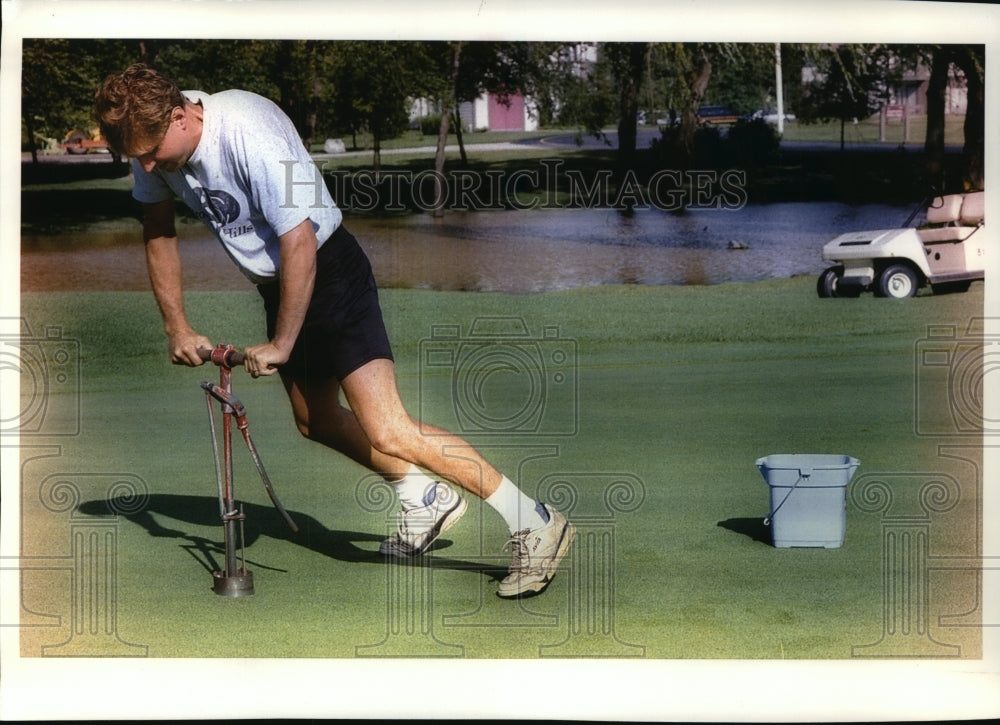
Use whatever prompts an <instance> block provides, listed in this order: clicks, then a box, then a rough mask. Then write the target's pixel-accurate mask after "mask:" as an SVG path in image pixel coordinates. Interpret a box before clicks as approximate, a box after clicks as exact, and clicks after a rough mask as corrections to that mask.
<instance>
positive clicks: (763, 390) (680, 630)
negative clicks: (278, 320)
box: [21, 277, 983, 659]
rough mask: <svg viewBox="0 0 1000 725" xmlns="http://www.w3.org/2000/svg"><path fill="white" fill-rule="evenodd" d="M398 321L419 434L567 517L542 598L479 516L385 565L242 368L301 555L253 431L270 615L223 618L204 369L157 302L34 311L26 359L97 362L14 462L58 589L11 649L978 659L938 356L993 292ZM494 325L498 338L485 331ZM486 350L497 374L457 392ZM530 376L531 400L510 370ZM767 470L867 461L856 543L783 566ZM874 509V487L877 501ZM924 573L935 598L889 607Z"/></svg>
mask: <svg viewBox="0 0 1000 725" xmlns="http://www.w3.org/2000/svg"><path fill="white" fill-rule="evenodd" d="M382 302H383V308H384V310H385V315H386V320H387V325H388V327H389V332H390V336H391V338H392V339H393V342H394V346H395V353H396V357H397V369H398V375H399V386H400V390H401V392H402V394H403V397H404V400H405V402H406V404H407V406H408V408H409V410H410V411H411V413H412V414H413V415H414V416H420V417H422V418H425V419H426V420H428V422H435V423H439V424H442V425H444V426H445V427H450V428H454V429H456V430H458V431H459V432H463V433H465V434H467V438H468V439H469V440H470V442H472V443H473V444H475V445H476V446H477V447H479V448H480V449H481V451H482V452H483V453H484V454H485V455H486V457H487V458H489V459H490V460H491V461H493V462H494V463H495V464H496V465H497V466H498V467H499V468H500V469H501V470H503V471H504V472H505V473H507V474H508V475H509V476H510V477H511V478H512V479H514V480H515V481H516V482H518V483H519V484H520V485H521V487H522V488H524V489H525V490H527V491H529V492H530V493H533V494H534V493H539V495H541V496H543V497H544V498H545V499H546V500H550V501H553V502H554V503H555V504H556V505H557V506H558V507H559V508H561V509H562V510H563V511H565V512H567V513H568V514H569V515H570V518H571V519H573V520H574V521H575V522H576V524H577V528H578V538H577V541H576V543H575V545H574V548H573V550H572V552H571V554H570V555H569V556H568V557H567V559H566V561H565V562H564V564H563V567H562V569H561V571H560V574H559V575H558V576H557V577H556V579H555V580H554V582H553V583H552V584H551V586H550V587H549V589H548V590H547V591H546V592H545V593H544V594H543V595H542V596H539V597H535V598H532V599H528V600H524V601H521V602H511V601H504V600H500V599H499V598H498V597H496V595H495V589H496V579H497V578H498V577H502V576H504V573H505V569H506V566H507V563H508V562H509V553H501V547H502V546H503V543H504V541H505V539H506V531H505V529H504V527H503V525H502V522H501V521H500V519H499V517H498V516H496V515H495V514H494V513H493V512H492V510H489V509H488V508H486V507H484V506H483V505H481V503H480V502H479V501H478V500H477V499H475V498H474V497H470V506H469V510H468V513H467V514H466V516H465V518H464V519H463V520H462V521H461V523H460V524H459V525H458V526H456V527H455V528H454V529H452V530H451V531H449V532H448V533H447V534H446V535H445V536H444V537H443V538H442V540H441V541H440V542H439V544H438V546H436V547H435V549H434V550H433V551H432V552H431V553H430V554H429V555H427V556H426V557H424V558H423V559H422V560H420V561H418V562H415V564H414V565H412V566H403V565H396V564H392V565H390V564H387V563H386V561H385V560H384V559H383V558H382V557H381V556H380V555H379V554H378V544H379V541H380V540H381V539H382V538H383V537H384V536H385V535H386V534H387V532H388V531H390V530H391V526H392V515H393V514H394V512H395V504H394V501H393V499H392V497H391V496H390V495H389V490H388V489H387V488H386V487H384V486H382V485H381V484H380V483H379V482H378V480H377V479H376V478H373V477H372V476H371V475H369V474H368V473H367V472H366V471H364V470H363V469H361V468H359V467H358V466H356V465H354V464H352V463H350V462H349V461H347V460H346V459H344V458H342V457H340V456H339V455H338V454H336V453H333V452H332V451H329V450H326V449H324V448H322V447H320V446H318V445H316V444H313V443H310V442H309V441H306V440H305V439H303V438H301V437H300V436H299V435H298V433H297V432H296V430H295V428H294V426H293V425H292V421H291V418H290V414H289V410H288V405H287V403H286V401H285V398H284V392H283V390H282V387H281V385H280V383H279V381H278V380H277V378H276V377H275V378H272V379H267V380H258V381H253V380H251V379H250V378H249V377H247V376H245V375H243V373H242V371H236V372H234V392H235V394H236V395H237V396H238V397H239V398H240V399H241V400H242V401H243V403H244V404H245V405H246V407H247V410H248V413H249V421H250V431H251V434H252V435H253V438H254V441H255V443H256V445H257V448H258V449H259V451H260V454H261V458H262V460H263V463H264V465H265V467H266V468H267V471H268V473H269V475H270V478H271V480H272V482H273V483H274V486H275V488H276V490H277V492H278V495H279V496H280V497H281V499H282V501H283V503H284V504H285V506H286V507H287V508H288V509H289V511H290V512H291V514H292V516H293V518H295V519H296V521H297V522H298V524H299V526H300V527H301V531H300V532H299V533H298V534H293V533H292V532H291V531H290V530H288V529H287V527H285V525H284V524H283V522H282V521H281V520H280V518H279V517H278V515H277V514H276V512H274V511H273V510H272V509H271V506H270V503H269V501H268V499H267V496H266V493H265V491H264V489H263V486H262V485H261V483H260V481H259V479H258V477H257V473H256V471H255V469H254V468H253V466H252V464H251V462H250V458H249V455H248V454H247V452H246V449H245V446H244V445H243V443H242V441H241V440H240V439H239V437H238V436H237V438H236V439H235V440H234V451H235V456H236V494H237V498H238V499H239V500H240V501H242V502H243V503H244V506H245V511H246V513H247V519H248V520H247V524H246V537H247V549H246V556H247V559H248V562H249V563H248V566H249V568H250V569H252V570H253V572H254V579H255V587H256V593H255V594H254V595H253V596H252V597H247V598H242V599H230V598H224V597H220V596H217V595H215V594H213V592H212V591H211V584H212V577H211V575H210V573H209V572H210V569H211V568H217V567H219V566H221V564H222V561H223V559H222V553H221V552H222V549H221V546H222V543H221V542H222V528H221V526H220V524H219V516H218V502H217V499H216V482H215V470H214V465H213V461H212V454H211V444H210V436H209V429H208V423H207V420H208V418H207V413H206V406H205V400H204V394H203V392H202V390H201V389H200V387H199V385H198V383H199V382H200V381H201V380H206V379H207V380H213V381H215V380H216V379H217V370H216V369H215V368H214V367H212V366H205V367H202V368H200V369H197V370H193V369H189V368H179V367H174V366H171V365H169V363H168V361H167V358H166V356H165V353H164V337H163V333H162V329H161V324H160V320H159V315H158V313H157V310H156V307H155V303H154V302H153V299H152V296H151V295H150V294H145V293H126V292H123V293H118V292H107V293H98V292H95V293H46V294H24V295H23V296H22V312H21V314H22V316H23V317H24V319H25V321H26V322H27V323H28V324H29V325H30V327H31V328H32V331H33V334H34V336H35V337H40V336H41V335H42V334H44V333H43V332H42V331H44V329H45V327H46V326H55V327H56V328H61V335H62V338H63V340H68V341H71V344H70V345H69V349H70V351H71V352H72V353H73V354H78V356H79V362H80V366H79V378H78V381H74V380H73V379H72V377H71V379H69V381H68V382H66V383H65V384H64V387H63V388H61V389H60V390H59V391H56V390H55V389H53V390H52V391H51V393H52V394H51V396H50V399H49V406H48V408H47V409H46V411H45V415H46V416H47V417H46V418H45V419H44V421H43V423H44V424H43V425H42V426H41V427H40V429H39V430H38V432H37V434H35V435H30V436H28V435H26V436H24V437H23V438H22V453H21V456H22V482H21V494H22V518H21V540H22V556H23V557H25V559H26V560H28V561H36V562H41V563H39V564H38V566H37V567H36V568H33V569H31V570H26V571H25V572H24V573H23V575H22V583H23V587H24V588H23V595H22V622H24V621H25V619H26V618H27V619H29V620H31V621H34V622H36V623H37V625H38V626H33V627H24V628H22V635H21V642H22V654H23V655H24V656H28V657H33V656H40V655H42V654H46V655H59V654H61V653H63V652H68V651H69V649H66V648H73V647H78V648H80V649H81V652H82V654H89V655H101V654H105V655H112V656H116V655H121V656H127V655H148V656H150V657H314V658H355V657H369V656H393V657H395V656H423V657H465V658H538V657H578V656H586V657H609V658H612V657H645V658H656V659H705V658H741V659H742V658H763V659H779V658H789V659H804V658H818V659H845V658H851V657H856V656H885V655H894V656H930V657H955V656H958V657H979V656H981V654H982V653H981V648H980V631H981V630H980V629H978V628H976V626H975V625H976V624H977V623H978V622H979V621H980V620H979V619H978V617H979V616H980V615H979V607H980V606H981V605H980V602H979V601H978V600H977V594H976V589H977V588H976V584H977V576H978V574H977V572H976V568H977V567H976V566H975V565H974V564H973V563H972V562H971V560H968V561H969V565H968V566H967V567H963V566H962V564H961V562H962V561H967V559H965V558H964V557H972V556H974V555H975V554H976V553H977V542H978V536H979V525H980V522H979V521H978V520H977V516H978V513H977V512H978V511H979V501H980V499H981V495H980V488H981V485H982V481H981V480H980V474H979V467H978V465H977V462H978V460H979V459H980V456H981V453H980V451H979V449H978V448H977V447H976V445H975V444H976V441H975V439H974V438H971V437H969V436H966V435H963V434H964V433H966V432H968V431H965V430H963V429H962V425H961V423H955V422H954V419H953V418H952V417H951V414H950V411H949V408H948V401H949V399H951V400H954V399H955V392H954V391H953V390H951V389H950V388H949V387H948V383H947V375H944V376H943V375H942V373H941V370H940V369H938V368H934V369H930V368H929V367H928V366H926V364H925V358H924V357H922V354H921V351H922V349H923V348H924V347H926V345H927V342H926V340H927V338H928V334H929V330H934V331H936V332H940V331H941V329H949V327H948V326H951V327H954V328H955V337H954V339H953V340H951V341H950V342H949V341H948V340H945V342H944V343H943V344H944V346H945V347H951V348H954V347H955V346H957V345H958V344H960V342H961V340H963V339H964V337H965V335H966V330H967V328H968V326H969V323H970V321H971V320H973V319H974V318H977V317H981V316H982V314H983V288H982V285H981V284H980V283H977V284H975V285H973V287H972V289H971V290H970V292H969V293H967V294H956V295H949V296H931V295H927V296H920V297H917V298H915V299H910V300H904V301H895V300H880V299H875V298H873V297H871V296H870V295H866V296H863V297H862V298H860V299H856V300H820V299H818V298H817V297H816V294H815V291H814V280H813V279H812V278H806V277H800V278H793V279H788V280H779V281H773V282H762V283H753V284H725V285H719V286H712V287H640V286H625V287H606V288H597V289H588V290H578V291H569V292H560V293H544V294H535V295H500V294H479V293H444V292H432V291H415V290H386V291H383V292H382ZM187 305H188V312H189V316H190V317H191V318H192V321H193V322H194V324H195V326H196V327H198V328H199V330H200V331H201V332H204V333H205V334H207V335H209V336H210V337H212V338H213V339H214V340H216V341H218V342H231V343H233V344H235V345H237V346H240V347H242V346H245V345H248V344H253V343H256V342H258V341H260V340H261V337H262V329H261V328H262V322H261V318H262V312H261V310H260V303H259V299H258V297H257V295H256V293H255V292H253V291H248V292H246V293H192V294H189V295H188V297H187ZM490 318H505V319H504V320H501V323H502V324H503V325H510V324H511V321H512V320H513V322H515V323H523V327H524V329H525V330H526V331H527V337H524V338H517V337H510V338H509V339H508V338H504V337H502V336H498V334H497V331H496V329H497V328H496V325H497V324H499V323H498V322H497V320H496V319H490ZM477 320H480V323H479V327H478V328H476V329H477V330H482V329H483V327H482V325H483V324H489V325H493V327H492V328H491V330H492V332H491V335H487V336H480V337H476V336H475V335H473V334H472V332H473V323H474V322H475V321H477ZM932 326H945V327H944V328H937V327H932ZM486 339H488V340H490V341H492V344H493V345H494V346H495V347H494V348H492V350H494V352H492V353H490V354H486V353H484V354H483V355H482V356H481V357H482V358H483V359H484V360H485V364H487V365H488V366H492V368H491V370H490V372H492V373H493V375H491V376H487V377H486V378H484V379H483V381H482V386H481V387H480V388H475V386H474V385H473V384H472V383H470V384H469V386H465V382H464V381H465V379H464V378H463V379H461V380H460V382H459V384H458V386H457V387H456V386H454V385H453V384H452V376H453V375H454V373H455V370H456V369H458V370H459V372H471V371H469V370H461V368H462V367H463V365H465V363H464V362H463V361H464V360H467V359H472V358H474V357H475V356H476V354H477V350H480V349H482V350H485V349H486V348H483V347H481V346H482V345H484V344H486V343H484V342H483V340H486ZM75 343H78V344H79V347H78V349H77V348H76V347H75ZM476 345H480V347H479V348H477V347H476ZM449 349H450V350H451V351H452V352H454V356H453V357H451V358H449V357H448V355H447V354H445V355H444V357H442V356H441V354H440V353H441V351H442V350H444V351H446V352H447V351H448V350H449ZM432 350H435V351H437V352H436V353H435V354H434V355H429V352H430V351H432ZM463 356H465V357H463ZM449 360H450V361H451V362H449ZM525 360H528V361H534V362H535V363H537V365H536V367H535V370H534V374H535V375H536V376H537V377H536V378H533V377H532V373H531V372H530V371H527V370H526V369H519V368H518V364H519V363H518V361H522V362H523V361H525ZM431 363H433V364H431ZM449 366H450V367H449ZM71 370H72V368H71ZM532 380H534V383H533V382H532ZM540 381H541V382H540ZM532 384H534V385H535V387H534V388H533V387H531V386H532ZM463 386H465V387H463ZM477 390H478V391H479V392H481V393H482V394H483V397H482V398H481V399H480V398H476V397H475V391H477ZM27 392H29V393H30V392H31V391H30V390H29V391H27ZM77 393H78V394H79V397H78V401H79V402H78V411H79V415H80V420H81V425H80V427H79V432H78V433H76V434H74V435H66V436H55V435H50V433H53V432H56V433H58V432H60V431H62V432H65V431H69V432H71V433H72V432H73V416H74V415H75V414H76V412H77V411H76V407H77V403H76V401H77V398H76V395H77ZM959 404H960V405H969V402H968V400H965V399H963V400H960V401H959ZM25 405H26V404H25V403H24V402H23V403H22V407H24V406H25ZM476 406H480V407H478V408H477V407H476ZM490 411H495V415H491V414H490ZM59 416H63V417H62V418H60V417H59ZM928 432H931V433H932V434H927V433H928ZM942 446H944V448H942ZM774 453H828V454H844V455H850V456H854V457H856V458H858V459H860V461H861V467H860V469H859V470H858V473H857V474H856V476H855V478H854V482H853V483H852V485H851V488H849V489H848V491H847V517H848V523H847V534H846V539H845V542H844V545H843V547H841V548H839V549H828V550H827V549H777V548H775V547H774V546H772V545H771V542H770V531H769V530H768V529H767V528H765V527H764V526H763V524H762V522H761V519H762V518H763V516H764V515H765V514H766V513H767V512H768V508H769V500H768V488H767V485H766V483H765V481H764V479H763V478H762V477H761V475H760V474H759V472H758V471H757V469H756V467H755V465H754V462H755V460H756V459H757V458H760V457H762V456H766V455H768V454H774ZM455 455H461V451H455ZM935 481H938V482H940V481H943V482H944V483H943V484H934V482H935ZM866 483H874V484H877V485H873V486H866V487H865V491H864V492H862V491H861V490H860V489H859V487H858V486H859V484H866ZM879 495H881V496H882V497H883V498H879ZM889 498H891V501H890V500H889ZM883 503H884V504H885V505H882V504H883ZM859 504H863V505H859ZM906 522H910V523H909V524H906ZM902 524H906V525H909V526H910V527H911V528H910V529H906V531H905V532H903V533H906V532H909V533H906V537H917V538H920V540H921V541H922V542H923V543H922V544H921V547H923V548H920V549H919V552H922V553H918V554H917V555H916V557H917V558H916V559H905V558H904V557H902V556H900V555H898V552H899V549H898V548H891V547H890V548H889V549H887V550H886V549H884V547H883V544H884V542H885V541H889V540H891V541H892V542H895V543H894V546H895V545H898V546H902V545H903V544H900V543H899V542H904V543H906V544H907V545H908V542H910V540H911V539H910V538H906V537H903V538H899V537H897V536H896V535H897V534H900V532H902V531H903V529H905V526H903V528H899V526H901V525H902ZM894 527H896V528H894ZM94 532H98V533H96V534H95V533H94ZM900 536H902V534H900ZM894 537H895V538H894ZM921 537H922V538H921ZM915 540H916V539H914V541H915ZM915 546H916V545H915ZM88 547H89V548H88ZM886 551H888V553H886ZM83 552H91V553H92V554H93V556H92V555H91V554H85V553H83ZM95 552H96V553H95ZM88 557H89V558H88ZM921 557H922V558H921ZM98 559H99V560H100V562H101V563H99V564H97V563H94V561H97V560H98ZM945 560H948V561H950V562H951V564H950V565H949V566H936V562H942V561H945ZM52 561H56V562H60V561H61V562H63V565H60V566H56V565H53V564H52ZM88 562H89V563H88ZM956 562H957V563H956ZM82 570H86V572H87V573H86V576H74V575H73V572H76V574H77V575H79V574H80V573H81V571H82ZM87 577H91V579H90V580H88V581H89V582H90V583H87V581H83V580H86V579H87ZM914 577H915V578H916V579H919V586H920V587H923V588H922V589H919V590H909V589H905V588H900V586H901V585H899V582H900V581H903V580H904V579H905V580H906V581H908V582H912V581H914ZM81 581H83V583H81ZM105 582H106V584H105ZM81 593H82V594H81ZM918 599H919V603H920V605H921V606H919V607H917V606H916V604H917V602H918ZM884 602H890V605H889V608H888V609H886V608H885V607H884ZM910 604H913V605H914V607H912V608H911V607H910V606H909V605H910ZM924 606H926V608H924ZM904 619H905V622H904V621H903V620H904ZM904 624H905V633H904V632H903V631H902V629H900V628H901V627H902V626H903V625H904ZM879 643H881V644H880V646H878V647H872V648H866V645H875V644H879ZM43 648H47V649H43ZM60 648H64V649H60Z"/></svg>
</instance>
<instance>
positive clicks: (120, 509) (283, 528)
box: [77, 494, 507, 581]
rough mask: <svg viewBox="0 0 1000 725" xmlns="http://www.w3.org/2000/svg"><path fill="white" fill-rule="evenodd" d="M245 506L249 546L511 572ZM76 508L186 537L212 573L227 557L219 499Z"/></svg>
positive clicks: (106, 502)
mask: <svg viewBox="0 0 1000 725" xmlns="http://www.w3.org/2000/svg"><path fill="white" fill-rule="evenodd" d="M241 506H242V509H243V512H244V514H246V522H245V525H244V526H245V537H246V541H245V546H246V547H248V548H249V547H250V546H252V545H253V543H254V542H255V541H257V539H259V538H261V537H262V536H267V537H270V538H272V539H280V540H283V541H289V542H292V543H294V544H298V545H299V546H303V547H305V548H307V549H309V550H310V551H314V552H316V553H318V554H322V555H323V556H328V557H330V558H332V559H336V560H338V561H345V562H350V563H360V564H380V565H385V564H388V563H391V564H392V565H393V566H433V567H435V568H438V569H455V570H459V571H474V572H476V573H479V574H484V575H486V576H489V577H492V578H493V579H494V580H496V581H500V580H501V579H503V578H504V577H506V576H507V570H506V569H505V568H501V567H498V566H490V565H488V564H484V563H483V562H482V561H479V562H470V561H462V560H460V559H451V558H446V557H441V556H437V555H435V556H432V557H430V558H425V557H423V556H421V557H415V558H414V559H391V560H390V559H389V558H388V557H387V556H385V555H383V554H380V553H379V552H378V546H377V544H378V543H379V542H381V541H382V539H383V538H384V537H383V536H380V535H377V534H372V533H361V532H356V531H338V530H335V529H328V528H326V527H325V526H324V525H323V524H321V523H320V522H319V521H317V520H316V519H315V518H313V517H312V516H310V515H308V514H304V513H302V512H298V511H289V514H290V515H291V517H292V519H293V520H294V521H295V523H296V524H297V525H298V527H299V531H298V533H294V532H292V531H291V529H289V528H288V526H287V525H286V524H285V522H284V521H282V520H281V518H280V516H279V515H278V513H277V512H276V511H275V510H274V509H272V508H270V507H268V506H261V505H258V504H253V503H243V504H241ZM77 510H78V511H79V512H80V513H82V514H85V515H88V516H108V515H119V516H122V517H124V518H126V519H128V520H129V521H131V522H133V523H135V524H138V525H139V526H141V527H143V528H144V529H145V530H146V531H147V533H148V534H149V535H150V536H152V537H155V538H176V539H179V540H180V541H181V542H182V543H181V544H180V546H181V548H183V549H184V550H185V551H187V552H188V553H189V554H191V556H193V557H194V558H195V559H196V560H197V561H198V563H199V564H201V565H202V566H203V567H204V568H205V569H206V570H207V571H209V572H213V571H218V570H221V569H222V568H223V564H222V563H221V562H223V561H224V559H225V549H224V547H223V544H222V543H221V542H222V538H223V534H222V523H221V517H220V515H219V499H218V498H212V497H208V496H190V495H179V494H152V495H150V496H149V497H148V498H147V499H145V506H143V507H142V508H141V509H136V500H135V499H134V498H126V497H122V498H113V499H97V500H92V501H84V502H83V503H81V504H80V505H79V506H78V507H77ZM161 517H164V518H168V519H172V520H173V521H174V522H178V523H179V524H180V525H181V528H173V526H176V525H177V524H172V525H169V526H168V525H166V524H164V523H161V521H160V520H159V519H160V518H161ZM183 524H188V525H191V526H218V527H219V538H218V540H215V541H213V540H211V539H207V538H205V537H203V536H198V535H196V534H192V533H189V532H188V531H185V530H184V528H183ZM359 542H368V543H370V544H371V545H372V549H371V550H370V549H366V548H362V547H361V546H358V543H359ZM449 546H451V542H450V541H448V540H444V539H438V541H437V542H435V544H434V546H432V547H431V549H430V553H435V554H436V552H437V551H439V550H440V549H446V548H448V547H449ZM247 563H248V564H253V565H254V566H259V567H261V568H265V569H272V570H274V567H268V566H266V565H263V564H260V563H259V562H254V561H252V560H251V559H249V558H248V559H247Z"/></svg>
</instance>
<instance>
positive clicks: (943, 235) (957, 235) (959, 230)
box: [917, 191, 986, 244]
mask: <svg viewBox="0 0 1000 725" xmlns="http://www.w3.org/2000/svg"><path fill="white" fill-rule="evenodd" d="M985 205H986V194H985V192H982V191H975V192H972V193H969V194H948V195H947V196H938V197H935V199H934V201H932V202H931V205H930V206H929V207H928V208H927V224H928V226H927V227H926V228H922V229H918V230H917V233H918V234H919V235H920V239H921V241H923V242H924V244H934V243H938V242H962V241H965V240H966V239H968V238H969V236H970V235H971V234H972V233H973V232H974V231H976V230H977V229H978V228H979V227H980V226H982V225H983V219H984V216H985Z"/></svg>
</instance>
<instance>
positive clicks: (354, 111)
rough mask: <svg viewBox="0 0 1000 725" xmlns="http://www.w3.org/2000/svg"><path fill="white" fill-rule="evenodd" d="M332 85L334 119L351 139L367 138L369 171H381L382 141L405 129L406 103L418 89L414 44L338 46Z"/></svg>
mask: <svg viewBox="0 0 1000 725" xmlns="http://www.w3.org/2000/svg"><path fill="white" fill-rule="evenodd" d="M333 52H334V57H333V64H334V68H333V70H332V73H331V81H332V86H333V91H334V94H335V95H334V98H335V101H334V109H335V113H336V116H337V119H338V120H339V122H340V123H341V124H343V125H344V126H345V127H346V128H347V129H349V130H350V131H351V132H352V133H356V132H357V131H358V130H360V129H362V128H367V129H368V131H369V132H370V133H371V134H372V150H373V160H372V165H373V168H374V169H375V170H376V171H378V170H379V169H380V168H381V165H382V141H383V140H384V139H387V138H392V137H393V136H396V135H398V134H400V133H402V131H403V130H405V129H406V126H407V122H408V114H407V105H406V104H407V100H408V99H409V98H410V97H411V96H412V95H413V94H414V93H413V92H414V89H415V87H417V86H419V82H418V76H417V71H418V69H419V68H420V67H421V63H422V62H423V61H424V60H425V58H423V52H422V48H421V47H420V44H419V43H410V42H390V41H354V40H351V41H337V42H335V43H334V48H333Z"/></svg>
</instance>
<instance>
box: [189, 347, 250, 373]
mask: <svg viewBox="0 0 1000 725" xmlns="http://www.w3.org/2000/svg"><path fill="white" fill-rule="evenodd" d="M198 357H200V358H201V359H202V360H204V361H205V362H210V363H214V364H215V365H218V366H219V367H226V368H233V367H239V366H240V365H242V364H243V353H242V352H240V351H239V350H237V349H236V348H235V347H233V346H232V345H219V346H218V347H216V348H215V349H213V350H205V349H204V348H202V349H200V350H198Z"/></svg>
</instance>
